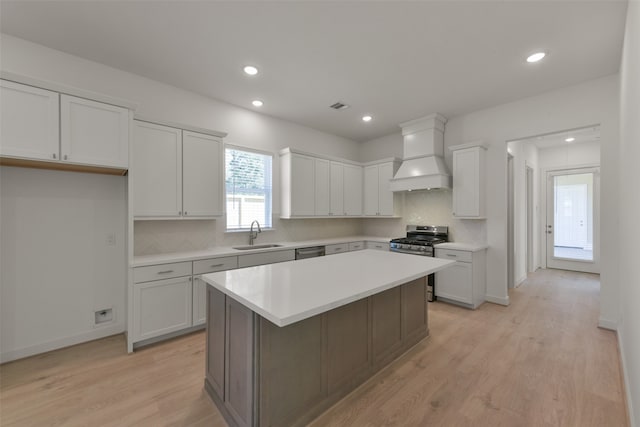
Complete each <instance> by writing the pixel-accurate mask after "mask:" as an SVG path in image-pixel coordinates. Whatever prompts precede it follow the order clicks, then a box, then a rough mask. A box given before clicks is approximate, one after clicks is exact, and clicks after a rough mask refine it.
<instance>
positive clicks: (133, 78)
mask: <svg viewBox="0 0 640 427" xmlns="http://www.w3.org/2000/svg"><path fill="white" fill-rule="evenodd" d="M0 48H1V49H0V52H1V53H0V55H1V56H0V64H1V66H2V69H3V70H5V71H10V72H13V73H17V74H21V75H26V76H29V77H33V78H37V79H40V80H46V81H52V82H56V83H61V84H65V85H68V86H72V87H76V88H80V89H84V90H90V91H93V92H98V93H102V94H106V95H110V96H113V97H117V98H122V99H127V100H131V101H135V102H137V103H139V108H138V110H137V111H136V114H140V115H142V116H145V117H148V118H152V119H157V120H166V121H171V122H176V123H183V124H187V125H192V126H197V127H201V128H205V129H212V130H218V131H223V132H227V133H228V134H229V135H228V137H227V138H225V140H224V141H225V143H229V144H234V145H239V146H245V147H251V148H255V149H259V150H264V151H268V152H272V153H274V155H275V157H274V168H273V173H274V175H273V183H274V194H273V212H274V216H275V217H276V218H277V217H278V215H279V213H280V191H279V190H280V187H279V182H280V165H279V158H278V155H277V152H278V151H279V150H280V149H282V148H285V147H294V148H298V149H300V150H305V151H309V152H313V153H318V154H325V155H329V156H335V157H340V158H346V159H350V160H358V158H359V155H360V151H359V147H360V146H359V144H358V143H356V142H354V141H351V140H348V139H345V138H340V137H337V136H334V135H330V134H327V133H324V132H320V131H317V130H314V129H310V128H307V127H304V126H300V125H297V124H294V123H291V122H287V121H284V120H280V119H276V118H273V117H270V116H267V115H264V114H258V113H255V112H253V111H250V110H246V109H243V108H238V107H235V106H232V105H230V104H226V103H223V102H219V101H216V100H214V99H211V98H207V97H204V96H201V95H197V94H195V93H192V92H188V91H184V90H182V89H178V88H175V87H172V86H169V85H165V84H163V83H160V82H157V81H154V80H150V79H147V78H144V77H140V76H137V75H135V74H131V73H127V72H124V71H120V70H117V69H114V68H110V67H106V66H104V65H102V64H98V63H96V62H92V61H87V60H85V59H82V58H79V57H76V56H73V55H68V54H65V53H63V52H60V51H57V50H53V49H49V48H47V47H44V46H42V45H38V44H34V43H31V42H28V41H26V40H22V39H18V38H15V37H12V36H8V35H6V34H2V35H1V39H0ZM265 111H268V110H265ZM305 221H306V220H295V221H291V220H289V221H279V220H277V219H274V227H275V228H276V230H275V231H271V232H268V233H267V232H265V233H262V234H261V235H260V237H259V240H260V241H263V242H268V241H282V240H291V239H294V238H297V237H298V236H301V237H303V238H306V237H309V238H315V237H332V236H339V235H343V234H344V233H346V234H358V233H359V232H360V223H359V222H358V221H351V220H345V221H340V220H339V221H337V222H336V221H307V222H305ZM294 222H295V224H294ZM224 231H225V224H224V220H223V219H218V220H214V221H195V222H193V223H190V224H187V223H186V221H148V222H146V223H145V222H136V226H135V229H134V240H135V242H136V245H135V252H134V253H135V254H136V255H143V254H149V253H157V252H173V251H178V250H191V249H194V250H197V249H205V248H207V247H211V246H216V245H233V244H237V243H243V242H245V241H246V240H247V239H248V234H247V233H233V234H230V233H225V232H224ZM178 236H183V237H178Z"/></svg>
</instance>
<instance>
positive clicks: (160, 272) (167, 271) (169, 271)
mask: <svg viewBox="0 0 640 427" xmlns="http://www.w3.org/2000/svg"><path fill="white" fill-rule="evenodd" d="M169 273H173V270H164V271H158V274H169Z"/></svg>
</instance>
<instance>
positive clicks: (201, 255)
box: [131, 236, 391, 267]
mask: <svg viewBox="0 0 640 427" xmlns="http://www.w3.org/2000/svg"><path fill="white" fill-rule="evenodd" d="M389 240H391V238H390V237H372V236H346V237H335V238H331V239H317V240H305V241H299V242H265V241H260V240H258V241H257V242H256V243H255V244H256V245H261V244H268V243H275V244H278V245H281V246H279V247H276V248H264V249H250V250H238V249H233V248H232V247H231V246H216V247H213V248H209V249H204V250H200V251H189V252H172V253H166V254H154V255H142V256H135V257H133V262H132V263H131V267H142V266H147V265H156V264H165V263H168V262H182V261H195V260H198V259H205V258H216V257H224V256H234V255H248V254H254V253H260V252H273V251H283V250H287V249H296V248H305V247H308V246H323V245H333V244H337V243H348V242H360V241H369V242H384V243H389Z"/></svg>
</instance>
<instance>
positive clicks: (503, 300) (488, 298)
mask: <svg viewBox="0 0 640 427" xmlns="http://www.w3.org/2000/svg"><path fill="white" fill-rule="evenodd" d="M484 300H485V301H487V302H492V303H494V304H500V305H504V306H508V305H509V296H507V297H504V298H503V297H495V296H492V295H488V294H486V295H485V296H484Z"/></svg>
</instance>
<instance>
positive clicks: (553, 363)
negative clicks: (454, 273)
mask: <svg viewBox="0 0 640 427" xmlns="http://www.w3.org/2000/svg"><path fill="white" fill-rule="evenodd" d="M598 295H599V283H598V276H595V275H589V274H582V273H572V272H564V271H558V270H555V271H554V270H541V271H538V272H537V273H535V274H534V275H532V276H531V277H530V278H529V279H528V280H527V282H525V284H523V285H522V286H521V287H520V288H518V289H515V290H513V291H511V292H510V298H511V305H510V306H509V307H502V306H498V305H494V304H484V305H483V306H482V307H480V309H478V310H476V311H470V310H465V309H462V308H458V307H454V306H450V305H446V304H442V303H436V304H431V305H430V306H429V308H430V310H431V311H430V319H429V320H430V324H431V337H430V338H429V339H427V340H425V341H424V342H422V343H420V344H418V345H417V346H416V347H415V348H413V349H412V350H411V351H409V352H408V353H407V354H405V355H404V356H403V357H402V358H401V359H399V360H397V361H396V362H394V363H393V364H392V365H391V366H390V367H389V368H387V369H385V370H384V371H382V372H381V373H380V374H378V375H377V376H375V377H374V378H372V379H371V380H370V381H368V382H367V383H365V384H363V385H362V386H361V387H360V388H359V389H357V390H356V391H354V392H353V393H352V394H351V395H349V396H347V398H345V399H344V400H343V401H342V402H340V403H338V404H337V405H336V406H334V407H333V408H331V409H330V410H329V411H327V412H326V413H325V414H323V415H322V416H321V417H320V418H318V419H317V420H316V421H315V422H314V423H313V426H315V427H318V426H383V425H384V426H475V427H478V426H492V427H493V426H580V427H584V426H598V427H601V426H607V427H609V426H627V425H628V424H627V415H626V409H625V404H624V401H623V389H622V383H621V372H620V363H619V358H618V352H617V342H616V336H615V334H614V333H613V332H611V331H606V330H602V329H598V328H597V321H598ZM124 350H125V343H124V338H123V337H122V336H115V337H110V338H106V339H103V340H99V341H94V342H91V343H87V344H82V345H79V346H75V347H71V348H68V349H63V350H58V351H54V352H51V353H47V354H43V355H40V356H35V357H32V358H29V359H24V360H21V361H17V362H13V363H7V364H5V365H2V366H0V381H1V384H0V424H1V425H2V426H49V425H60V426H86V425H91V426H103V425H113V426H133V425H135V426H165V425H171V426H224V425H225V423H224V421H223V419H222V417H221V416H220V414H219V413H218V411H217V410H216V409H215V407H214V406H213V404H212V403H211V402H210V401H209V399H208V397H207V396H206V395H205V394H204V392H203V390H202V384H203V375H204V334H203V333H195V334H192V335H189V336H186V337H182V338H178V339H175V340H172V341H170V342H165V343H162V344H158V345H156V346H153V347H149V348H146V349H143V350H139V351H137V352H136V353H134V354H133V355H127V354H126V353H125V351H124Z"/></svg>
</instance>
